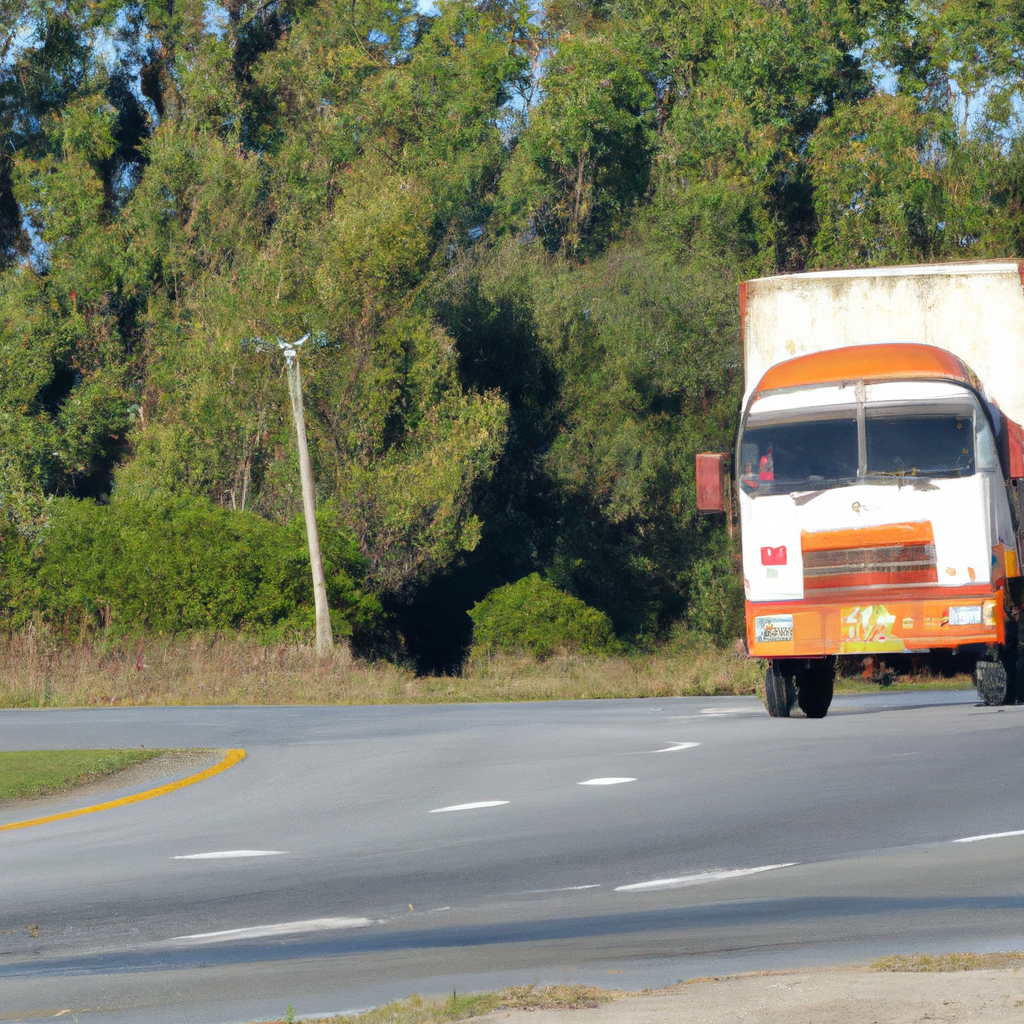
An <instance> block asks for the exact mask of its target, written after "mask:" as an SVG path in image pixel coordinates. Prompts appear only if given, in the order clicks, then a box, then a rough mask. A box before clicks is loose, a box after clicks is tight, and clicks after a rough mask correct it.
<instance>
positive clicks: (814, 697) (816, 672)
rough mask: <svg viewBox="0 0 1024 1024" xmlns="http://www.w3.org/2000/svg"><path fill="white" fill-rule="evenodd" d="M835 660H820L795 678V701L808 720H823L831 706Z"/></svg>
mask: <svg viewBox="0 0 1024 1024" xmlns="http://www.w3.org/2000/svg"><path fill="white" fill-rule="evenodd" d="M835 673H836V661H835V658H822V659H821V660H820V661H817V662H815V663H814V664H813V665H812V667H811V668H809V669H807V670H806V671H804V672H801V673H800V676H799V677H798V678H797V700H798V701H799V703H800V710H801V711H802V712H803V713H804V714H805V715H806V716H807V717H808V718H824V717H825V716H826V715H827V714H828V709H829V708H830V707H831V705H832V689H833V685H834V682H835Z"/></svg>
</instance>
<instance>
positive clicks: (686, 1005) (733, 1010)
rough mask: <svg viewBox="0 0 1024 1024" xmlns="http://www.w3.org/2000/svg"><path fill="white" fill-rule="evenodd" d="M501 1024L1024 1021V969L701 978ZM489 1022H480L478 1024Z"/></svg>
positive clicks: (513, 1016) (505, 1015) (512, 1015)
mask: <svg viewBox="0 0 1024 1024" xmlns="http://www.w3.org/2000/svg"><path fill="white" fill-rule="evenodd" d="M499 1016H500V1018H501V1024H527V1022H528V1024H679V1022H683V1021H686V1022H690V1021H692V1022H695V1024H696V1022H699V1024H737V1022H742V1024H920V1022H921V1021H938V1022H954V1021H955V1022H957V1024H964V1022H967V1021H970V1022H972V1024H988V1022H996V1021H1016V1022H1019V1021H1021V1020H1024V968H1021V969H1019V970H956V971H954V972H953V973H936V972H929V973H920V972H919V971H918V972H912V973H894V972H892V971H878V970H875V969H872V968H870V967H849V968H831V969H822V970H813V971H784V972H768V973H763V974H740V975H732V976H728V977H722V978H702V979H699V980H697V981H691V982H688V983H686V984H683V985H676V986H673V987H672V988H669V989H661V990H657V991H653V992H641V993H637V994H635V995H628V996H624V997H621V998H618V999H616V1000H615V1001H614V1002H610V1003H606V1004H604V1005H602V1006H598V1007H595V1008H593V1009H578V1010H547V1009H537V1010H511V1011H504V1012H502V1011H496V1012H495V1013H493V1014H489V1015H488V1017H489V1018H490V1020H491V1021H492V1022H493V1021H494V1018H495V1017H499ZM488 1017H481V1018H477V1020H478V1021H480V1024H483V1022H484V1021H487V1020H488Z"/></svg>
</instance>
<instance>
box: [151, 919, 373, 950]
mask: <svg viewBox="0 0 1024 1024" xmlns="http://www.w3.org/2000/svg"><path fill="white" fill-rule="evenodd" d="M380 923H381V922H379V921H371V920H370V918H368V917H317V918H314V919H312V920H310V921H285V922H284V923H282V924H264V925H257V926H256V927H255V928H230V929H228V930H227V931H223V932H201V933H200V934H198V935H176V936H175V937H174V938H173V939H171V940H170V941H171V942H191V943H196V944H197V945H198V944H204V943H210V942H232V941H234V940H235V939H263V938H266V937H268V936H273V935H301V934H302V933H303V932H331V931H337V930H338V929H341V928H366V927H368V926H369V925H371V924H380Z"/></svg>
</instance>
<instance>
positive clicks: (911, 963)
mask: <svg viewBox="0 0 1024 1024" xmlns="http://www.w3.org/2000/svg"><path fill="white" fill-rule="evenodd" d="M871 966H872V968H873V969H874V970H876V971H900V972H905V973H912V974H917V973H923V972H926V973H936V974H948V973H951V972H953V971H1004V970H1007V969H1008V968H1011V967H1024V953H939V954H931V953H914V954H912V955H911V956H887V957H883V958H882V959H881V960H876V961H875V962H874V963H873V964H872V965H871Z"/></svg>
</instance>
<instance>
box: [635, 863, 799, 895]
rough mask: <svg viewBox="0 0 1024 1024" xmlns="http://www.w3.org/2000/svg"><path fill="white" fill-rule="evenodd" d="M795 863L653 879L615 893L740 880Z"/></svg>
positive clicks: (678, 887) (636, 883)
mask: <svg viewBox="0 0 1024 1024" xmlns="http://www.w3.org/2000/svg"><path fill="white" fill-rule="evenodd" d="M795 863H796V861H790V862H789V863H788V864H763V865H761V867H757V868H736V869H735V870H732V871H705V872H703V873H702V874H699V875H683V876H682V877H680V878H655V879H654V880H653V881H650V882H635V883H634V884H633V885H619V886H616V887H615V891H616V892H653V891H654V890H655V889H683V888H685V887H686V886H688V885H703V884H704V883H705V882H721V881H724V880H725V879H727V878H741V877H742V876H743V875H756V874H759V873H760V872H762V871H775V870H776V869H777V868H791V867H793V865H794V864H795Z"/></svg>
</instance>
